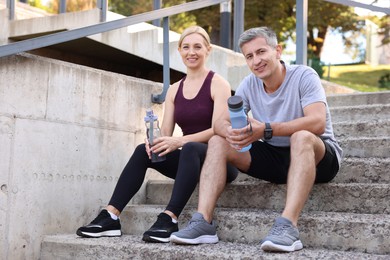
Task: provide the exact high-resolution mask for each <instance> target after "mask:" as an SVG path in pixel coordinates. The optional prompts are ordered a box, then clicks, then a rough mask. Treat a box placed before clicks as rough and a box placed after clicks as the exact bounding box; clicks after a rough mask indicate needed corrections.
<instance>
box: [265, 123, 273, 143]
mask: <svg viewBox="0 0 390 260" xmlns="http://www.w3.org/2000/svg"><path fill="white" fill-rule="evenodd" d="M271 138H272V128H271V124H270V123H265V129H264V140H270V139H271Z"/></svg>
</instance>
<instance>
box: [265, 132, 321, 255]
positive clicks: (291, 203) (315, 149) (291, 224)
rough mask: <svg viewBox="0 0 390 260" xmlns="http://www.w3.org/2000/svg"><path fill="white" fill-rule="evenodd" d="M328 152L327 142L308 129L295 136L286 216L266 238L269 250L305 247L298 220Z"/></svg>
mask: <svg viewBox="0 0 390 260" xmlns="http://www.w3.org/2000/svg"><path fill="white" fill-rule="evenodd" d="M324 155H325V145H324V143H323V141H322V140H321V139H320V138H319V137H317V136H315V135H313V134H312V133H310V132H307V131H299V132H297V133H295V134H293V135H292V136H291V155H290V157H291V162H290V168H289V171H288V178H287V198H286V206H285V209H284V210H283V213H282V217H279V218H277V219H276V221H275V224H274V225H273V227H272V229H271V230H270V232H269V233H268V236H267V237H266V238H265V239H263V241H262V244H261V248H262V249H263V250H267V251H287V252H291V251H295V250H300V249H302V247H303V245H302V243H301V241H300V240H299V232H298V229H297V223H298V218H299V215H300V213H301V211H302V209H303V207H304V205H305V202H306V200H307V198H308V197H309V193H310V191H311V189H312V187H313V184H314V180H315V177H316V165H317V164H318V163H319V162H320V161H321V160H322V158H323V157H324Z"/></svg>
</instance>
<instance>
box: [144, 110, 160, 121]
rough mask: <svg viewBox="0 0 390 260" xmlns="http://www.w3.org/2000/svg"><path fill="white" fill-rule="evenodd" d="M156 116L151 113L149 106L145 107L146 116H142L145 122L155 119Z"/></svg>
mask: <svg viewBox="0 0 390 260" xmlns="http://www.w3.org/2000/svg"><path fill="white" fill-rule="evenodd" d="M157 118H158V117H157V116H156V115H155V114H153V110H152V109H151V108H149V109H146V116H145V117H144V120H145V122H150V121H154V120H157Z"/></svg>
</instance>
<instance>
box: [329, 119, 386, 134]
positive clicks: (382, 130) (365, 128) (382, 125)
mask: <svg viewBox="0 0 390 260" xmlns="http://www.w3.org/2000/svg"><path fill="white" fill-rule="evenodd" d="M333 130H334V134H335V136H336V138H337V139H339V138H348V137H379V136H390V116H388V118H387V120H371V121H363V122H339V123H334V124H333Z"/></svg>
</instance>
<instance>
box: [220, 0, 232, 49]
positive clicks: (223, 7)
mask: <svg viewBox="0 0 390 260" xmlns="http://www.w3.org/2000/svg"><path fill="white" fill-rule="evenodd" d="M231 14H232V2H231V1H228V2H225V3H221V4H220V21H221V26H220V27H221V31H220V39H221V40H220V45H221V46H222V47H225V48H228V49H231V21H232V19H231Z"/></svg>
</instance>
